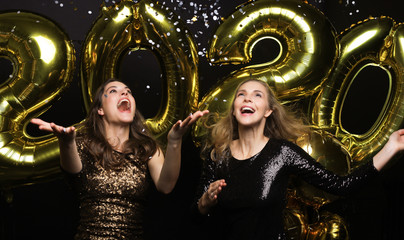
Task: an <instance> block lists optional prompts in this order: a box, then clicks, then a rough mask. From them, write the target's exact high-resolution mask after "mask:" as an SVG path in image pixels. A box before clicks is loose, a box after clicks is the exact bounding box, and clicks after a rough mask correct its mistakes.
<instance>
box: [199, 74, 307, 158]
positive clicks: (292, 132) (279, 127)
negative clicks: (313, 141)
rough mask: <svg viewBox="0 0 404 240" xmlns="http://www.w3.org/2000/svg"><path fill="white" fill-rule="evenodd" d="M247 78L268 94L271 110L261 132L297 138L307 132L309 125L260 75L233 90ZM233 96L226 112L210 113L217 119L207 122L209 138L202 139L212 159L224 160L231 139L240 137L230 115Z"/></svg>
mask: <svg viewBox="0 0 404 240" xmlns="http://www.w3.org/2000/svg"><path fill="white" fill-rule="evenodd" d="M250 81H256V82H258V83H260V84H262V85H263V86H264V87H265V89H266V91H267V95H268V105H269V109H271V110H272V111H273V112H272V114H271V115H270V116H269V117H268V118H267V119H266V122H265V128H264V136H266V137H268V138H277V139H286V140H289V141H296V140H297V138H299V137H301V136H302V135H304V134H306V133H308V131H309V127H308V125H306V124H305V123H304V121H303V120H302V118H298V116H297V112H295V111H293V110H292V109H291V108H289V107H287V106H284V105H282V104H281V103H280V102H279V101H278V99H277V97H276V95H275V93H274V92H273V91H272V89H271V88H270V87H269V85H268V84H267V83H266V82H264V81H262V80H259V79H248V80H245V81H243V82H242V83H240V84H239V85H238V87H237V89H236V91H235V93H237V92H238V90H239V89H240V87H241V86H242V85H243V84H244V83H246V82H250ZM234 100H235V96H233V101H232V104H231V107H230V109H229V110H228V112H227V113H226V114H225V115H223V116H220V115H219V114H218V113H213V114H214V116H213V119H216V120H217V121H214V122H215V123H213V124H212V125H207V126H206V127H208V128H209V129H210V133H209V136H208V139H207V140H206V141H205V146H204V147H203V150H202V156H203V154H206V151H210V157H211V158H212V160H214V161H216V160H225V159H228V158H229V157H230V156H231V153H230V144H231V142H232V141H233V140H235V139H238V137H239V136H238V124H237V120H236V118H235V117H234V115H233V112H234ZM211 119H212V118H211Z"/></svg>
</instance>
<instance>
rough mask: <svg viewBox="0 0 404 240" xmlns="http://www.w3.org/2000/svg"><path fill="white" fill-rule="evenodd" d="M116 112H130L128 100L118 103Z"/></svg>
mask: <svg viewBox="0 0 404 240" xmlns="http://www.w3.org/2000/svg"><path fill="white" fill-rule="evenodd" d="M118 110H119V111H122V112H124V111H128V110H130V102H129V100H128V99H122V100H120V101H119V102H118Z"/></svg>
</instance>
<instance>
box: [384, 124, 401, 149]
mask: <svg viewBox="0 0 404 240" xmlns="http://www.w3.org/2000/svg"><path fill="white" fill-rule="evenodd" d="M386 145H391V146H392V147H393V148H395V151H397V152H399V151H402V150H404V129H400V130H397V131H395V132H393V133H392V134H391V135H390V137H389V141H388V142H387V144H386Z"/></svg>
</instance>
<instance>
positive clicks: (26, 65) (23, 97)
mask: <svg viewBox="0 0 404 240" xmlns="http://www.w3.org/2000/svg"><path fill="white" fill-rule="evenodd" d="M0 57H2V58H5V59H8V60H9V61H11V63H12V65H13V74H12V76H10V78H9V79H7V80H6V81H5V82H4V83H2V84H1V86H0V171H1V172H0V188H9V187H13V186H17V185H21V184H27V183H35V182H38V181H44V180H46V179H47V178H49V177H52V176H55V174H58V173H59V150H58V149H59V148H58V143H57V139H56V138H55V137H54V136H53V135H47V136H44V137H38V138H35V137H31V136H29V135H28V134H27V132H26V131H25V127H26V125H27V124H28V122H29V120H30V119H31V118H33V117H35V116H38V115H40V114H41V113H42V112H44V111H46V110H47V109H48V108H49V107H51V105H52V103H53V102H54V101H55V100H56V99H57V97H58V96H59V95H60V93H61V92H62V91H63V90H64V89H65V88H66V87H67V86H68V85H69V83H70V82H71V79H72V73H73V69H74V60H75V55H74V49H73V46H72V44H71V42H70V41H69V38H68V37H67V35H66V34H65V33H64V32H63V31H62V29H61V28H60V27H59V26H58V25H56V24H55V23H54V22H52V21H51V20H49V19H47V18H45V17H42V16H39V15H36V14H34V13H28V12H4V13H1V14H0Z"/></svg>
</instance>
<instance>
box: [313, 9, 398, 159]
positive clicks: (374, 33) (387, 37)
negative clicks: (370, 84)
mask: <svg viewBox="0 0 404 240" xmlns="http://www.w3.org/2000/svg"><path fill="white" fill-rule="evenodd" d="M338 39H339V43H340V47H341V53H340V56H339V58H338V61H337V62H336V66H335V68H334V69H333V71H332V73H331V74H330V76H329V78H328V79H327V82H326V84H325V85H324V88H323V89H322V90H321V92H320V94H319V96H318V97H317V99H316V102H315V104H314V108H313V110H312V112H313V114H312V121H313V123H314V124H315V125H317V126H318V127H320V128H322V129H326V130H327V131H329V132H331V133H333V134H334V135H335V136H336V137H337V138H338V139H340V141H341V142H342V143H343V144H344V145H346V147H347V148H348V150H349V152H350V153H351V156H352V160H353V161H354V165H358V164H360V163H361V162H364V161H366V160H369V159H368V158H369V157H371V156H372V153H374V152H376V151H378V150H380V149H381V147H382V146H383V145H384V144H385V143H386V142H387V140H388V137H389V136H390V135H391V133H392V132H394V131H396V130H397V129H399V128H400V126H403V123H404V117H403V116H404V92H403V90H404V71H403V69H404V41H403V39H404V28H403V25H401V24H398V25H397V24H395V22H394V21H393V20H392V19H390V18H387V17H380V18H375V19H367V20H366V21H363V22H360V23H358V24H356V25H354V26H353V27H351V28H350V29H347V30H346V31H345V32H343V33H342V34H341V35H340V36H339V37H338ZM369 66H376V67H378V68H381V69H383V70H384V71H385V72H386V73H387V74H386V75H387V76H388V78H389V79H388V80H389V91H388V95H387V97H386V101H385V104H384V107H383V109H382V111H381V113H380V115H379V117H378V119H377V120H376V122H375V123H374V124H373V126H372V127H371V128H370V129H369V130H368V131H367V132H366V133H365V134H362V135H358V134H352V133H350V132H348V131H347V130H346V129H344V127H343V124H342V123H341V111H342V108H343V106H344V101H345V98H346V94H347V92H348V91H349V88H350V86H351V84H352V83H353V82H354V81H355V79H356V77H357V76H358V74H359V73H360V72H361V71H362V70H363V69H365V68H366V67H369ZM380 80H384V79H369V81H380Z"/></svg>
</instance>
